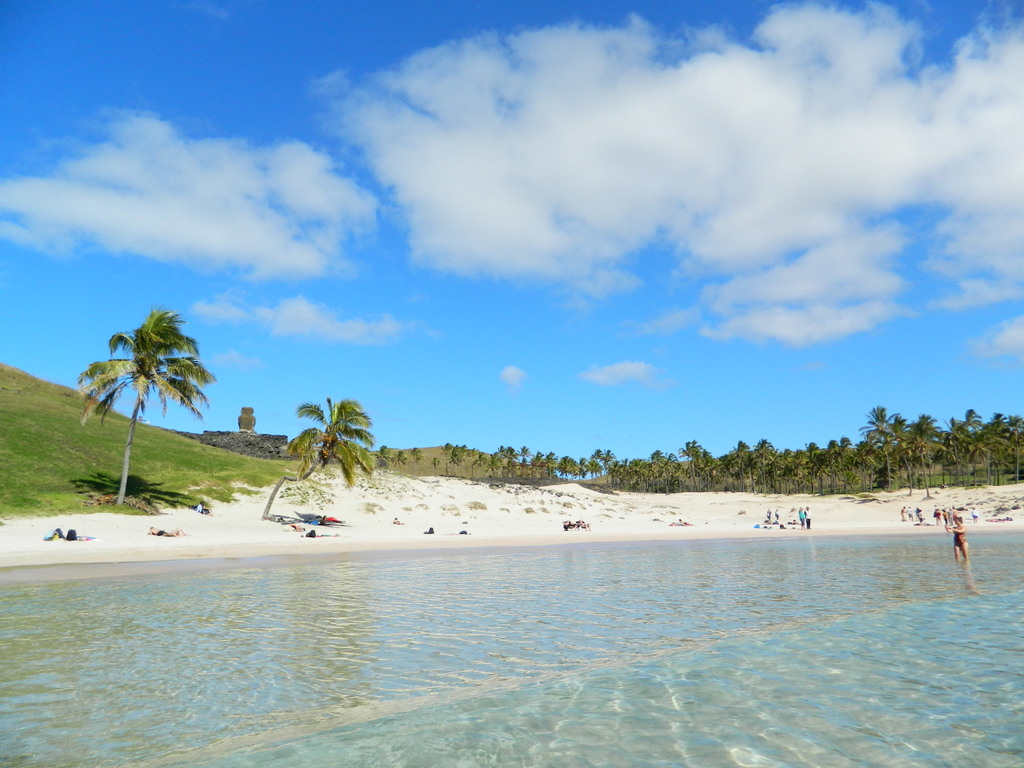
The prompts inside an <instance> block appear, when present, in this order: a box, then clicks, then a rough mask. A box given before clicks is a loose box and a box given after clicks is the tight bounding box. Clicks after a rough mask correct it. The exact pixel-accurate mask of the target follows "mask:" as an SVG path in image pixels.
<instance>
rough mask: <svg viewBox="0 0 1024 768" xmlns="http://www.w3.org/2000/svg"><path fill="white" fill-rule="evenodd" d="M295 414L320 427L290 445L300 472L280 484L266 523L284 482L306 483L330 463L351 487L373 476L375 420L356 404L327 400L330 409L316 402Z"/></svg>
mask: <svg viewBox="0 0 1024 768" xmlns="http://www.w3.org/2000/svg"><path fill="white" fill-rule="evenodd" d="M296 414H297V415H298V416H299V418H302V419H313V421H315V422H316V424H317V426H314V427H309V428H308V429H305V430H303V431H302V432H300V433H299V435H298V436H297V437H296V438H295V439H294V440H292V441H291V442H290V443H288V453H290V454H291V455H292V456H295V457H296V458H297V459H298V460H299V468H298V472H296V474H295V475H285V476H284V477H282V478H281V479H280V480H278V481H277V485H275V486H274V490H273V491H271V492H270V498H269V499H267V506H266V507H265V508H264V509H263V519H264V520H266V519H267V518H268V517H270V507H271V506H272V505H273V503H274V499H276V498H277V492H278V491H280V490H281V486H282V485H283V484H284V483H285V481H291V482H299V481H302V480H305V479H306V478H308V477H309V476H310V475H312V474H313V473H314V472H315V471H316V470H318V469H322V468H324V467H326V466H327V465H328V464H330V463H331V462H335V463H336V464H337V465H338V467H339V469H341V476H342V478H343V479H344V480H345V484H346V485H347V486H349V487H350V488H351V487H352V486H353V485H355V482H356V478H357V476H358V475H359V474H363V475H366V476H367V477H369V476H370V475H372V474H373V455H372V454H371V453H370V450H372V449H373V444H374V438H373V435H372V434H371V433H370V427H372V426H373V421H371V420H370V417H369V416H367V415H366V412H365V411H364V410H363V407H362V406H361V405H360V404H359V403H358V402H357V401H355V400H339V401H338V402H334V401H332V400H331V398H329V397H328V398H327V410H324V409H323V408H321V407H320V406H319V405H317V404H316V403H303V404H302V405H300V406H299V407H298V409H297V410H296Z"/></svg>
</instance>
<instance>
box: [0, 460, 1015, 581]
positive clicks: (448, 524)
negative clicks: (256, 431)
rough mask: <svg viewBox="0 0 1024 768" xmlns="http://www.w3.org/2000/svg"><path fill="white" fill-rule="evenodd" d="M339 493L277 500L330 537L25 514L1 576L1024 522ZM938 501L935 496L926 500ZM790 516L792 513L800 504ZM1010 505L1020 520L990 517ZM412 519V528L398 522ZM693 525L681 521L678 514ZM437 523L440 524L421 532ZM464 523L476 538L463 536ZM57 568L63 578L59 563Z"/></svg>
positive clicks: (399, 489)
mask: <svg viewBox="0 0 1024 768" xmlns="http://www.w3.org/2000/svg"><path fill="white" fill-rule="evenodd" d="M319 486H320V490H321V491H323V493H324V494H325V495H326V497H327V498H329V500H330V501H329V503H328V504H326V505H325V506H322V507H321V508H320V509H313V510H310V509H309V507H308V506H303V505H300V504H292V503H289V502H288V501H287V500H283V501H282V503H280V504H279V505H277V506H275V509H274V512H275V514H276V515H281V516H282V517H283V518H284V519H285V520H297V521H301V519H302V516H303V515H307V516H308V515H317V514H324V515H327V516H334V517H338V518H339V519H342V520H344V521H345V524H344V525H343V526H341V527H333V526H332V527H328V528H322V527H320V526H315V527H314V526H308V525H306V526H305V527H306V528H307V529H313V530H317V531H320V532H323V533H326V534H327V535H326V536H325V537H322V538H313V539H310V538H305V537H304V536H303V534H302V533H299V532H295V531H292V530H291V529H289V528H287V527H286V526H285V525H282V524H280V523H274V522H270V521H264V520H262V519H261V513H262V504H263V502H262V498H261V497H250V498H244V499H238V500H236V501H234V502H232V503H230V504H226V505H217V507H216V508H215V509H214V514H213V516H204V515H199V514H198V513H196V512H195V511H193V510H171V511H169V512H168V513H167V514H164V515H160V516H158V517H155V518H154V517H148V516H136V515H120V514H115V513H110V512H98V513H95V512H94V513H84V514H75V515H68V516H55V517H45V518H16V519H10V520H6V521H4V522H5V524H4V525H2V526H0V583H16V582H17V583H24V582H31V581H53V580H56V579H58V578H60V579H78V578H91V576H88V575H86V571H97V572H100V571H102V573H98V575H117V574H118V573H119V572H127V571H131V572H132V573H143V572H145V573H169V572H173V571H176V570H185V569H194V568H221V567H259V565H260V563H271V564H274V565H276V564H301V563H309V562H320V561H325V560H338V559H344V558H346V557H353V558H366V557H412V556H432V555H440V554H446V553H450V552H467V553H468V552H476V553H488V552H492V553H493V552H501V551H511V550H515V549H537V548H549V547H573V546H578V545H592V544H608V545H620V544H641V543H643V544H659V543H668V542H678V541H698V540H699V541H708V540H716V539H721V540H735V539H750V540H765V539H771V540H778V539H791V538H794V537H796V538H806V537H819V536H827V537H832V536H879V535H911V534H913V535H917V534H920V535H922V536H928V535H929V534H931V535H935V534H941V535H942V536H948V534H947V533H946V531H945V530H944V527H942V526H941V525H940V526H938V527H936V526H935V525H925V526H916V525H913V524H911V523H909V522H901V520H900V510H901V508H903V507H909V508H910V509H915V508H917V507H920V508H921V509H922V511H923V512H924V513H925V515H926V517H925V519H926V521H928V522H931V521H932V520H933V518H932V517H931V515H932V512H933V510H934V509H938V508H945V509H957V508H962V509H964V510H965V511H966V510H970V509H972V508H973V509H976V510H977V511H978V513H979V519H980V521H981V522H979V523H973V522H972V520H971V517H970V514H969V512H967V513H966V514H965V519H966V521H967V528H968V532H969V533H971V532H975V531H977V532H981V531H986V532H988V531H998V530H1004V531H1020V530H1024V513H1021V512H1020V511H1019V510H1021V509H1024V484H1018V485H1008V486H991V487H977V488H970V489H960V488H956V489H939V490H933V491H931V498H928V497H927V496H926V494H925V493H924V492H923V491H921V492H916V491H915V492H914V494H913V495H908V494H907V491H906V490H905V489H904V490H903V491H894V492H891V493H876V494H873V495H871V496H868V497H864V496H835V497H826V496H809V495H792V496H783V495H775V494H752V493H729V492H725V493H680V494H672V495H668V496H666V495H653V494H637V493H618V492H617V493H614V494H607V493H599V492H597V491H593V490H591V489H587V488H583V487H581V486H577V485H564V484H563V485H557V486H546V487H540V488H533V487H528V486H517V485H514V484H509V485H496V484H491V485H487V484H482V483H475V482H472V481H468V480H460V479H456V478H408V477H404V476H399V475H393V474H390V473H380V475H378V476H376V477H375V478H374V480H372V481H369V482H366V483H361V484H360V485H357V486H356V487H355V488H352V489H349V488H345V487H344V485H343V484H342V483H340V481H338V480H337V479H331V478H327V479H325V480H322V481H321V482H320V483H319ZM926 505H927V506H926ZM800 507H809V508H810V509H811V511H812V527H811V530H810V531H807V530H804V529H802V528H800V527H799V526H792V527H791V526H788V525H787V527H786V528H784V529H778V528H773V529H767V530H766V529H760V528H756V527H755V526H756V525H759V524H760V521H762V520H763V519H764V514H765V513H766V512H768V511H772V510H778V511H779V513H780V520H781V521H782V522H783V523H788V521H789V518H790V517H791V516H792V517H793V518H795V517H796V515H795V510H796V509H798V508H800ZM791 513H792V514H791ZM993 516H1011V517H1013V521H1012V522H1003V523H989V522H984V521H985V520H986V518H992V517H993ZM394 518H398V519H401V521H402V523H404V524H403V525H401V526H399V525H395V524H394V523H393V522H392V520H393V519H394ZM567 519H568V520H576V519H582V520H586V521H587V522H588V523H590V525H591V530H590V531H572V530H571V531H564V530H562V521H564V520H567ZM680 520H682V521H685V522H687V523H688V525H685V526H681V525H678V524H677V522H678V521H680ZM153 525H157V526H159V527H160V528H162V529H166V530H174V529H176V528H181V529H183V530H185V531H186V533H187V534H188V535H187V536H183V537H174V538H172V537H158V536H149V535H148V534H147V531H148V530H149V528H150V526H153ZM57 527H61V528H62V529H64V530H65V531H66V530H67V529H68V527H74V528H75V529H76V530H77V531H78V533H79V534H80V535H85V536H94V537H95V540H93V541H78V542H67V541H59V540H57V541H43V540H42V539H43V536H45V535H46V533H47V532H49V531H50V530H52V529H54V528H57ZM428 528H434V529H435V530H436V531H437V533H436V534H435V535H432V536H428V535H424V532H425V530H426V529H428ZM460 531H466V532H467V534H468V535H460V533H459V532H460ZM56 573H60V574H61V575H60V576H59V577H56V576H53V574H56Z"/></svg>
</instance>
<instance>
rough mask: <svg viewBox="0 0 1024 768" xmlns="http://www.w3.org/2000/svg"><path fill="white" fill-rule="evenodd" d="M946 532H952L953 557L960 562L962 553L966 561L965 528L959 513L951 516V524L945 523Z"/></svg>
mask: <svg viewBox="0 0 1024 768" xmlns="http://www.w3.org/2000/svg"><path fill="white" fill-rule="evenodd" d="M946 532H947V533H952V534H953V557H954V558H956V561H957V562H960V556H961V555H963V558H964V560H965V561H966V560H967V528H966V527H964V519H963V518H962V517H961V516H960V515H955V516H954V517H953V525H947V526H946Z"/></svg>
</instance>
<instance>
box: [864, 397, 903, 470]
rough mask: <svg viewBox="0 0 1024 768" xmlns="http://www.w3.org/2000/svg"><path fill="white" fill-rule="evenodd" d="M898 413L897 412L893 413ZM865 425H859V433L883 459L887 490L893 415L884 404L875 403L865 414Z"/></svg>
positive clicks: (890, 468)
mask: <svg viewBox="0 0 1024 768" xmlns="http://www.w3.org/2000/svg"><path fill="white" fill-rule="evenodd" d="M895 415H897V416H898V415H899V414H895ZM867 419H868V423H867V426H865V427H861V430H860V432H861V434H862V435H864V440H865V442H867V443H869V444H870V445H871V446H872V447H874V448H875V450H876V451H878V453H880V454H881V455H882V458H883V459H884V460H885V487H886V490H889V489H890V488H891V487H892V467H891V464H890V459H891V456H890V452H891V448H892V437H893V435H892V420H893V416H890V415H889V412H888V411H887V410H886V409H885V406H881V405H876V406H875V407H874V408H872V409H871V410H870V411H868V415H867Z"/></svg>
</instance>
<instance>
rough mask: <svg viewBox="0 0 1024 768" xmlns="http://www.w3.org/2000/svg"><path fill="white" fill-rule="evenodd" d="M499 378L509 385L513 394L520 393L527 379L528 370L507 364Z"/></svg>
mask: <svg viewBox="0 0 1024 768" xmlns="http://www.w3.org/2000/svg"><path fill="white" fill-rule="evenodd" d="M498 378H499V379H501V381H502V382H503V383H505V384H506V385H507V386H508V388H509V391H510V392H512V394H518V392H519V390H520V388H521V387H522V386H523V382H524V381H526V371H524V370H523V369H522V368H519V367H517V366H515V365H506V366H505V367H504V368H502V369H501V373H500V374H498Z"/></svg>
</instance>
